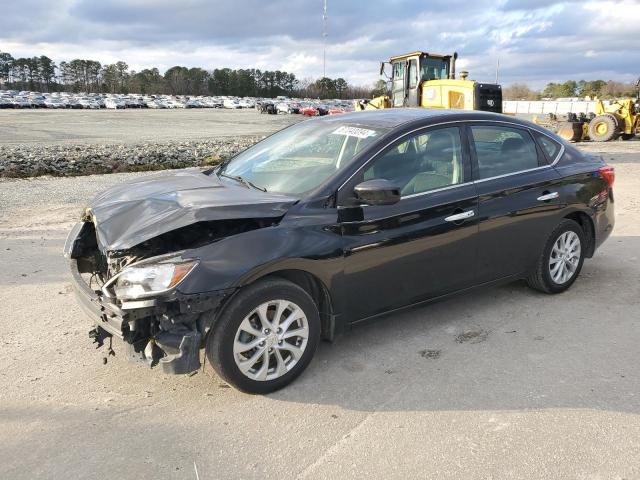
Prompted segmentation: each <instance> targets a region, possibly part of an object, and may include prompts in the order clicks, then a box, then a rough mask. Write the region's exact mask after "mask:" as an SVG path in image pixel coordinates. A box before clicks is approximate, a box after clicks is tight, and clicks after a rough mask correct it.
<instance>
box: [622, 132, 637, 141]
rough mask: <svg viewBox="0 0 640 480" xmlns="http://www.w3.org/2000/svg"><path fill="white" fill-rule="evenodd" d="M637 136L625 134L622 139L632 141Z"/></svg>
mask: <svg viewBox="0 0 640 480" xmlns="http://www.w3.org/2000/svg"><path fill="white" fill-rule="evenodd" d="M635 136H636V134H635V133H623V134H622V135H620V138H622V140H631V139H632V138H633V137H635Z"/></svg>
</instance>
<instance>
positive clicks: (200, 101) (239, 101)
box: [0, 90, 353, 116]
mask: <svg viewBox="0 0 640 480" xmlns="http://www.w3.org/2000/svg"><path fill="white" fill-rule="evenodd" d="M0 108H76V109H80V108H87V109H100V108H110V109H124V108H154V109H172V108H229V109H240V108H256V109H258V110H259V111H260V112H264V113H272V114H277V113H283V114H285V113H286V114H288V113H300V114H303V115H309V116H316V115H327V114H332V113H343V112H345V111H350V110H352V109H353V108H352V104H351V103H350V102H345V101H339V100H335V101H324V102H320V101H318V100H309V99H307V100H300V99H290V98H287V97H278V98H277V99H265V98H252V97H246V98H237V97H227V96H187V95H140V94H126V95H120V94H101V93H87V94H83V93H68V92H54V93H41V92H28V91H17V90H0Z"/></svg>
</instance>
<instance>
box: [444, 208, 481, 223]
mask: <svg viewBox="0 0 640 480" xmlns="http://www.w3.org/2000/svg"><path fill="white" fill-rule="evenodd" d="M475 214H476V212H474V211H473V210H467V211H466V212H461V213H456V214H454V215H449V216H448V217H445V218H444V220H445V222H459V221H460V220H464V219H466V218H471V217H473V216H474V215H475Z"/></svg>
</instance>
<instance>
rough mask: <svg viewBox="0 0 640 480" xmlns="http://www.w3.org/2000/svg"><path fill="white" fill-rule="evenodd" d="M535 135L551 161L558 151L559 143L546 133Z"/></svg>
mask: <svg viewBox="0 0 640 480" xmlns="http://www.w3.org/2000/svg"><path fill="white" fill-rule="evenodd" d="M537 137H538V142H539V143H540V146H541V147H542V149H543V150H544V153H546V154H547V157H548V158H549V160H551V161H552V162H553V161H554V160H555V158H556V155H558V152H559V151H560V144H559V143H558V142H556V141H555V140H552V139H550V138H549V137H547V136H546V135H542V134H538V135H537Z"/></svg>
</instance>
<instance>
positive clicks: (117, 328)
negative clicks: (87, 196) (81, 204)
mask: <svg viewBox="0 0 640 480" xmlns="http://www.w3.org/2000/svg"><path fill="white" fill-rule="evenodd" d="M297 201H298V200H297V199H296V198H291V197H287V196H283V195H279V194H271V193H267V192H264V191H261V190H257V189H249V188H247V187H246V186H244V185H240V184H238V183H237V182H235V181H234V182H230V183H227V182H223V181H222V180H221V179H220V178H218V177H217V176H216V175H208V174H207V173H206V172H202V171H199V170H196V169H186V170H176V171H174V172H171V173H164V174H160V175H154V176H148V177H143V178H139V179H135V180H133V181H131V182H128V183H125V184H121V185H117V186H114V187H112V188H111V189H108V190H106V191H105V192H103V193H101V194H100V195H98V196H97V197H96V198H95V199H94V200H93V202H92V203H91V204H90V206H89V207H88V208H87V209H86V210H85V212H84V214H83V216H82V218H81V222H80V223H78V224H76V225H75V227H74V228H73V230H72V231H71V233H70V234H69V237H68V239H67V242H66V244H65V250H64V253H65V256H66V257H67V258H69V259H70V260H71V272H72V277H73V283H74V286H75V290H76V293H77V296H78V300H79V302H80V305H82V307H83V309H84V310H85V311H86V312H87V313H88V314H89V316H90V317H91V318H92V319H93V321H94V323H95V325H96V327H95V329H94V330H93V331H92V333H91V335H92V337H93V338H94V339H95V340H97V341H98V343H99V344H100V343H103V342H104V341H105V340H106V339H109V342H110V341H111V339H112V338H113V337H116V338H120V339H122V340H123V341H124V343H125V345H127V349H128V351H129V352H130V354H131V356H132V357H134V358H137V359H143V360H145V361H146V362H148V363H149V364H150V365H154V364H157V363H159V364H161V365H162V367H163V369H164V370H165V371H166V372H170V373H188V372H191V371H193V370H195V369H197V368H198V367H199V365H200V356H199V350H200V348H201V347H202V343H203V339H204V337H205V335H206V332H207V331H208V329H209V328H210V327H211V325H212V323H213V318H214V317H215V315H216V313H217V309H218V308H219V307H220V305H221V303H222V302H223V301H224V299H225V298H226V297H227V296H228V295H230V294H231V293H232V292H233V289H232V288H230V286H229V285H228V282H227V283H224V282H223V283H224V284H221V285H216V284H215V283H216V282H215V279H209V282H208V284H209V285H210V288H208V289H207V290H209V291H207V292H204V293H203V292H202V291H201V290H197V291H196V292H193V291H190V290H187V289H186V288H185V289H182V290H181V289H180V286H181V282H182V281H183V280H184V279H185V278H186V277H187V276H191V275H197V273H198V272H197V270H198V263H199V261H200V259H199V258H197V254H196V253H194V252H197V251H199V249H200V247H204V246H205V245H209V244H211V243H214V242H217V241H219V240H222V239H225V238H228V237H231V236H234V235H239V234H243V233H245V232H248V231H251V230H255V229H260V228H265V227H270V226H273V225H276V224H278V223H279V222H280V220H281V219H282V217H283V216H284V215H285V214H286V212H287V211H288V209H289V208H290V207H291V206H292V205H293V204H295V203H296V202H297ZM203 260H204V259H203ZM186 283H187V282H185V283H183V284H182V285H186Z"/></svg>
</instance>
